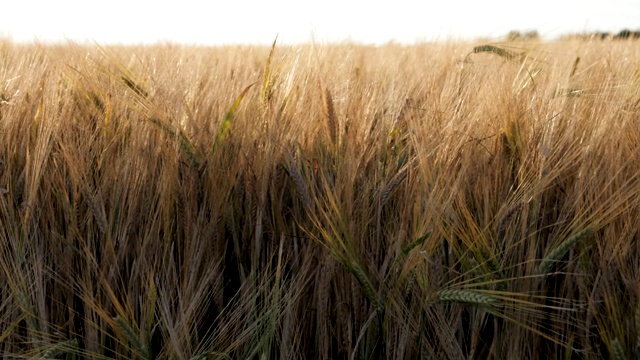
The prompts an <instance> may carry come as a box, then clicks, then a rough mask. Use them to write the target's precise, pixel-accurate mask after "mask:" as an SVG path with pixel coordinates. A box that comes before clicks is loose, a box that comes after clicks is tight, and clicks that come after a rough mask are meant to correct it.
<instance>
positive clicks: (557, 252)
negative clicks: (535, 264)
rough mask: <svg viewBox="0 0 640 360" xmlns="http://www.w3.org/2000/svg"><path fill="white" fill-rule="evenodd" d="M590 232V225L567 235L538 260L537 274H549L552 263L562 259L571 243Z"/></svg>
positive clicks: (569, 248)
mask: <svg viewBox="0 0 640 360" xmlns="http://www.w3.org/2000/svg"><path fill="white" fill-rule="evenodd" d="M592 233H593V231H592V229H591V228H590V227H586V228H584V229H582V230H580V231H578V232H576V233H574V234H573V235H571V236H569V237H568V238H567V239H566V240H565V241H563V242H562V243H560V244H559V245H558V246H556V247H555V248H554V249H553V250H551V252H549V254H548V255H547V256H546V257H545V258H544V259H542V261H541V262H540V266H539V274H540V275H547V274H549V273H550V272H551V269H553V265H555V263H556V262H558V261H560V260H562V258H563V257H564V256H565V255H566V254H567V252H569V250H571V248H572V247H573V245H575V244H576V243H577V242H579V241H581V240H584V239H585V238H587V237H589V236H590V235H591V234H592Z"/></svg>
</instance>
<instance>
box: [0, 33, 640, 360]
mask: <svg viewBox="0 0 640 360" xmlns="http://www.w3.org/2000/svg"><path fill="white" fill-rule="evenodd" d="M488 55H491V56H488ZM493 55H497V56H493ZM620 59H626V60H625V61H621V60H620ZM510 60H520V61H510ZM639 64H640V45H639V44H637V43H636V42H632V41H629V42H624V43H623V42H618V43H614V42H607V43H605V42H578V41H575V42H571V41H565V42H558V43H548V44H546V43H541V42H538V43H525V42H518V43H517V44H491V45H486V44H471V43H469V44H465V43H444V44H432V45H416V46H411V47H402V46H396V45H387V46H382V47H365V46H352V45H336V46H321V45H313V46H311V45H310V46H300V47H295V48H291V47H285V46H279V45H277V44H276V43H274V46H271V47H264V48H262V47H221V48H192V47H181V46H172V45H165V46H155V47H145V48H125V47H107V48H98V47H82V46H78V45H73V44H68V45H64V46H36V45H16V44H12V43H10V42H7V41H4V42H0V99H2V100H1V101H0V224H1V225H2V226H1V227H0V250H1V251H0V354H1V355H0V358H6V359H16V358H66V359H84V358H101V359H102V358H115V359H131V358H137V359H248V358H251V359H253V358H260V359H293V358H305V359H332V358H353V359H402V358H407V359H412V358H433V359H488V358H493V359H523V358H566V359H569V358H572V359H573V358H580V359H600V358H615V359H628V358H632V357H636V358H638V356H640V340H639V339H640V328H639V326H640V320H638V319H640V315H638V314H640V310H638V309H640V301H639V300H640V292H639V291H638V284H640V271H638V269H640V263H639V262H638V261H639V260H638V259H639V258H640V257H639V255H640V254H639V251H640V247H639V245H638V243H637V239H638V236H639V234H638V226H637V225H638V223H640V218H639V217H640V208H639V202H640V196H639V195H640V194H639V191H640V183H639V178H638V175H639V171H640V170H639V169H640V153H639V152H638V149H639V146H640V124H639V123H638V121H639V120H638V119H640V110H639V109H640V106H639V104H640V90H639V89H640V87H638V84H639V83H640V73H639V72H638V66H639Z"/></svg>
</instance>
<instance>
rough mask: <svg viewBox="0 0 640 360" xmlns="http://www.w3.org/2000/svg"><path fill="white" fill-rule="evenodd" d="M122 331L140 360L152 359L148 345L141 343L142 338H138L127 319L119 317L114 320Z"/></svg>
mask: <svg viewBox="0 0 640 360" xmlns="http://www.w3.org/2000/svg"><path fill="white" fill-rule="evenodd" d="M114 320H115V322H116V324H117V325H118V328H119V329H120V331H122V332H123V333H124V336H125V338H126V339H127V341H129V344H131V347H132V350H133V352H134V353H136V355H137V356H138V358H139V359H142V360H147V359H151V351H150V349H149V346H148V344H145V343H144V342H143V341H141V336H138V335H137V334H136V332H135V330H134V329H133V328H132V327H131V326H130V325H129V324H128V323H127V321H126V320H125V319H123V318H122V317H120V316H119V315H118V316H116V317H115V318H114Z"/></svg>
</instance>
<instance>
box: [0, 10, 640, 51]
mask: <svg viewBox="0 0 640 360" xmlns="http://www.w3.org/2000/svg"><path fill="white" fill-rule="evenodd" d="M623 28H628V29H630V30H640V1H639V0H635V1H630V0H609V1H592V0H582V1H575V0H569V1H564V0H537V1H517V0H511V1H509V0H477V1H476V0H458V1H446V0H441V1H426V0H425V1H411V0H393V1H378V0H369V1H362V0H352V1H350V0H322V1H305V0H298V1H294V0H264V1H260V0H244V1H233V0H224V1H196V0H174V1H171V2H168V1H164V0H156V1H151V0H110V1H100V2H98V1H91V0H55V1H51V0H40V1H37V0H0V37H3V36H4V37H10V38H12V39H13V40H14V41H31V40H34V39H37V40H39V41H43V42H50V41H65V40H73V41H77V42H84V41H96V42H98V43H100V44H109V43H127V44H139V43H154V42H162V41H171V42H176V43H190V44H206V45H217V44H228V43H251V44H255V43H260V44H269V43H271V42H272V41H273V39H274V38H275V37H276V35H278V42H279V43H296V42H305V41H309V40H311V39H312V37H313V39H314V40H315V41H316V42H333V41H342V40H352V41H357V42H364V43H385V42H388V41H392V40H393V41H397V42H401V43H411V42H415V41H420V40H447V39H449V38H474V37H480V36H482V37H491V38H499V37H500V36H503V35H505V34H506V33H507V32H509V31H510V30H521V31H526V30H537V31H538V32H539V33H540V35H542V36H543V37H544V38H553V37H556V36H558V35H561V34H564V33H568V32H580V31H592V30H602V31H610V32H617V31H619V30H622V29H623Z"/></svg>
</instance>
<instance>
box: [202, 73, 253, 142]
mask: <svg viewBox="0 0 640 360" xmlns="http://www.w3.org/2000/svg"><path fill="white" fill-rule="evenodd" d="M255 84H257V82H254V83H253V84H251V85H249V86H247V87H246V88H244V90H242V92H241V93H240V95H239V96H238V97H237V98H236V101H234V102H233V105H231V107H230V108H229V111H227V114H226V115H225V116H224V119H223V120H222V124H220V129H219V130H218V135H216V141H215V143H214V144H213V149H211V153H213V152H214V151H215V150H216V149H217V148H218V147H220V145H221V144H222V142H223V141H224V140H225V139H226V138H227V136H228V134H229V129H231V120H233V117H234V116H235V114H236V110H237V109H238V106H240V103H241V102H242V99H244V97H245V95H246V94H247V92H248V91H249V89H251V87H252V86H253V85H255Z"/></svg>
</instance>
